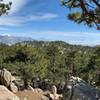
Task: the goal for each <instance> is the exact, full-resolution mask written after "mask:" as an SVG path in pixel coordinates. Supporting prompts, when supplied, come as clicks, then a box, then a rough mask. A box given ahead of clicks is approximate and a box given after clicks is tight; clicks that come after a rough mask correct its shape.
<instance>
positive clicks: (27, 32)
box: [0, 0, 100, 46]
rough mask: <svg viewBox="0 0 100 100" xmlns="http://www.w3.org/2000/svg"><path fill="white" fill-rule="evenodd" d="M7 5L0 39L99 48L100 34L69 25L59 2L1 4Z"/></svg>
mask: <svg viewBox="0 0 100 100" xmlns="http://www.w3.org/2000/svg"><path fill="white" fill-rule="evenodd" d="M9 1H12V7H11V10H10V11H9V14H8V15H3V16H1V17H0V35H11V36H22V37H32V38H33V39H35V40H46V41H54V40H61V41H65V42H67V43H70V44H82V45H91V46H93V45H100V31H98V30H96V29H95V28H89V27H87V26H86V25H83V24H80V25H79V24H76V23H74V22H72V21H69V20H68V19H67V17H66V16H67V14H68V13H69V10H68V9H66V8H65V7H62V6H61V3H60V0H4V2H5V3H7V2H9Z"/></svg>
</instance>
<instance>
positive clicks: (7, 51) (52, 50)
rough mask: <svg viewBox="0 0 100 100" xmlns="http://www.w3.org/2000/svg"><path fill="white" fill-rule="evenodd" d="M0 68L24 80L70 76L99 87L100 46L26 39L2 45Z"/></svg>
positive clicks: (51, 80)
mask: <svg viewBox="0 0 100 100" xmlns="http://www.w3.org/2000/svg"><path fill="white" fill-rule="evenodd" d="M0 68H1V69H2V68H7V69H8V70H9V71H11V72H12V74H13V75H16V76H20V77H21V79H22V80H24V83H25V84H27V82H30V83H32V81H33V79H34V78H35V77H38V78H40V79H41V80H44V79H47V80H48V81H49V83H50V84H60V83H62V82H64V81H66V80H67V78H68V76H69V75H74V76H78V77H80V78H82V79H84V80H85V81H86V82H88V83H89V84H92V85H94V86H98V87H99V86H100V46H97V47H88V46H78V45H70V44H67V43H65V42H62V41H54V42H44V41H31V42H30V41H27V42H21V43H17V44H15V45H11V46H8V45H5V44H1V45H0Z"/></svg>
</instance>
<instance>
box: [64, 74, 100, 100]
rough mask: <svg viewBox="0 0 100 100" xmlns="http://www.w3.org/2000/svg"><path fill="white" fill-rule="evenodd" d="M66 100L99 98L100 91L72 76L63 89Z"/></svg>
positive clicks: (95, 99) (92, 99)
mask: <svg viewBox="0 0 100 100" xmlns="http://www.w3.org/2000/svg"><path fill="white" fill-rule="evenodd" d="M63 95H64V100H99V99H97V98H100V91H99V90H97V89H96V88H95V87H93V86H90V85H89V84H87V83H86V82H85V81H83V80H82V79H80V78H78V77H73V76H72V77H71V78H70V79H69V80H68V82H67V84H66V85H65V87H64V90H63Z"/></svg>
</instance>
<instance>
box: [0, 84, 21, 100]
mask: <svg viewBox="0 0 100 100" xmlns="http://www.w3.org/2000/svg"><path fill="white" fill-rule="evenodd" d="M0 100H20V99H19V98H18V97H17V96H16V95H15V94H13V93H12V92H10V91H9V90H8V89H7V88H6V87H5V86H0Z"/></svg>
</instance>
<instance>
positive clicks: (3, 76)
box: [0, 69, 15, 87]
mask: <svg viewBox="0 0 100 100" xmlns="http://www.w3.org/2000/svg"><path fill="white" fill-rule="evenodd" d="M13 81H15V78H14V77H13V76H12V75H11V73H10V72H9V71H8V70H7V69H3V70H0V83H1V84H2V85H5V86H6V87H9V86H10V84H11V83H12V82H13Z"/></svg>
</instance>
